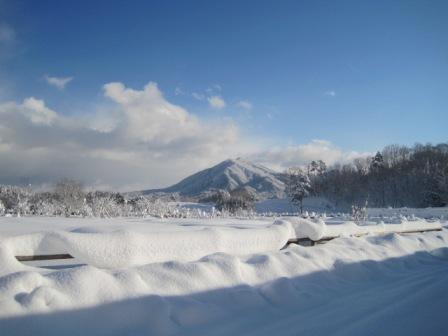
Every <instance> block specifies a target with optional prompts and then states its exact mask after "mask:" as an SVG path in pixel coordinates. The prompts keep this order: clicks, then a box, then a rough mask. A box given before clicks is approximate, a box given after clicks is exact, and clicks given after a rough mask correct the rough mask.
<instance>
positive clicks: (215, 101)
mask: <svg viewBox="0 0 448 336" xmlns="http://www.w3.org/2000/svg"><path fill="white" fill-rule="evenodd" d="M207 100H208V103H209V104H210V106H211V107H213V108H215V109H222V108H224V107H226V102H225V101H224V99H223V98H221V97H220V96H211V97H208V98H207Z"/></svg>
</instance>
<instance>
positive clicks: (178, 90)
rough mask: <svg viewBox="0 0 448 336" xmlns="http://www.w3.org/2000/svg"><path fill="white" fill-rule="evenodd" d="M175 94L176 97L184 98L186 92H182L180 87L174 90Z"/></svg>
mask: <svg viewBox="0 0 448 336" xmlns="http://www.w3.org/2000/svg"><path fill="white" fill-rule="evenodd" d="M174 94H175V95H176V96H183V95H185V92H184V90H182V89H181V88H180V87H178V86H177V87H176V88H175V89H174Z"/></svg>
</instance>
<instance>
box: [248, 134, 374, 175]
mask: <svg viewBox="0 0 448 336" xmlns="http://www.w3.org/2000/svg"><path fill="white" fill-rule="evenodd" d="M370 154H371V153H359V152H355V151H343V150H341V149H340V148H338V147H336V146H335V145H333V144H332V143H331V142H329V141H327V140H313V141H311V142H309V143H307V144H301V145H290V146H286V147H277V148H272V149H268V150H265V151H261V152H258V153H256V154H252V155H251V156H249V159H251V160H253V161H255V162H259V163H261V164H264V165H266V166H268V167H270V168H272V169H275V170H278V171H283V170H285V169H286V168H289V167H293V166H301V165H305V164H308V163H309V162H310V161H312V160H323V161H324V162H325V163H326V164H327V165H331V164H334V163H337V162H339V163H346V162H350V161H351V160H353V159H354V158H357V157H363V156H367V155H370Z"/></svg>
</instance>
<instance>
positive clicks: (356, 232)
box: [276, 217, 442, 241]
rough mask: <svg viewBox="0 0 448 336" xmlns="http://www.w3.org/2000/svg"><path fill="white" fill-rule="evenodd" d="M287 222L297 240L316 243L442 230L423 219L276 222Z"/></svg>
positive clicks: (439, 226)
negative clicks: (370, 221) (368, 222)
mask: <svg viewBox="0 0 448 336" xmlns="http://www.w3.org/2000/svg"><path fill="white" fill-rule="evenodd" d="M286 222H289V223H291V225H292V227H293V229H294V232H295V238H309V239H311V240H314V241H317V240H321V239H326V238H336V237H341V236H360V235H366V234H385V233H406V232H419V231H426V230H441V229H442V224H441V223H440V221H432V222H428V221H426V220H423V219H417V220H414V221H407V220H405V219H402V220H400V223H397V224H384V223H382V222H380V223H378V224H373V225H372V224H370V225H359V224H357V223H355V222H351V221H348V222H344V223H338V224H333V225H332V224H329V223H325V222H324V220H323V219H321V218H316V219H305V218H300V217H285V218H283V219H280V220H277V221H276V223H279V224H280V223H282V224H285V223H286Z"/></svg>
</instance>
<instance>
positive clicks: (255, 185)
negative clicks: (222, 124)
mask: <svg viewBox="0 0 448 336" xmlns="http://www.w3.org/2000/svg"><path fill="white" fill-rule="evenodd" d="M242 188H244V189H246V190H248V191H250V192H253V193H256V194H257V195H258V196H259V197H261V198H281V197H284V193H285V183H284V178H283V176H282V174H280V173H277V172H274V171H273V170H271V169H269V168H266V167H264V166H262V165H258V164H254V163H252V162H249V161H246V160H243V159H240V158H238V159H229V160H226V161H223V162H221V163H219V164H217V165H216V166H213V167H211V168H208V169H205V170H202V171H200V172H197V173H196V174H193V175H191V176H189V177H187V178H185V179H183V180H182V181H180V182H179V183H177V184H175V185H173V186H171V187H168V188H164V189H157V190H145V191H143V194H151V193H156V192H163V193H179V194H180V195H181V196H199V195H201V194H206V193H208V192H211V191H213V190H217V189H222V190H227V191H232V190H236V189H242Z"/></svg>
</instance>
